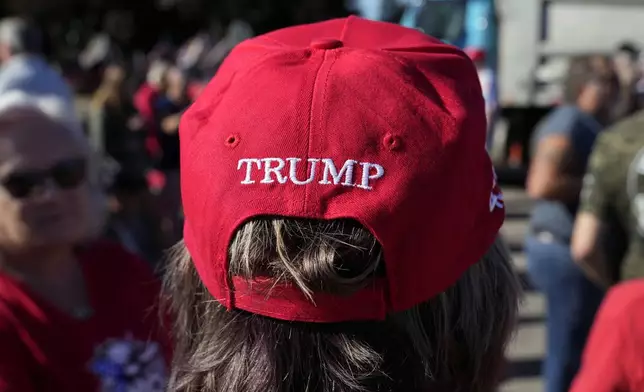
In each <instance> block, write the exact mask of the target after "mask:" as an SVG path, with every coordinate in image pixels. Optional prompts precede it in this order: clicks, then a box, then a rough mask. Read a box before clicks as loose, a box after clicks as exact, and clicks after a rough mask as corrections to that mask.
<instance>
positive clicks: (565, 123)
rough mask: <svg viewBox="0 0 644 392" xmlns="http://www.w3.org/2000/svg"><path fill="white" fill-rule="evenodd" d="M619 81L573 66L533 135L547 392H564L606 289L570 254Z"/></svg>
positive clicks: (533, 248) (580, 63)
mask: <svg viewBox="0 0 644 392" xmlns="http://www.w3.org/2000/svg"><path fill="white" fill-rule="evenodd" d="M613 89H614V80H613V79H611V78H610V77H607V76H606V75H604V74H602V73H601V72H598V70H597V68H596V67H594V66H593V64H592V59H591V58H587V57H583V58H578V59H575V60H574V61H573V62H572V64H571V66H570V69H569V72H568V75H567V80H566V81H565V104H564V105H562V106H560V107H559V108H556V109H554V110H553V111H552V112H551V113H550V114H549V115H548V116H547V117H546V118H545V119H544V120H542V122H541V123H540V124H539V125H538V127H537V129H536V130H535V134H534V137H533V158H532V161H531V164H530V170H529V172H528V177H527V181H526V191H527V193H528V195H529V196H530V197H532V198H533V199H535V200H536V202H535V207H534V209H533V211H532V215H531V219H530V224H529V234H528V237H527V239H526V244H525V249H526V255H527V261H528V273H529V276H530V279H531V280H532V282H533V283H534V284H535V285H536V287H537V288H538V289H539V290H541V291H543V293H544V295H545V296H546V301H547V316H546V317H547V320H546V325H547V349H546V358H545V361H544V364H543V367H544V370H543V374H544V377H545V382H546V391H547V392H565V391H567V390H568V388H569V386H570V383H571V381H572V379H573V377H574V375H575V373H576V372H577V368H578V367H579V361H580V358H581V352H582V350H583V347H584V344H585V341H586V336H587V333H588V330H589V329H590V326H591V324H592V320H593V318H594V315H595V312H596V310H597V307H598V306H599V304H600V302H601V299H602V297H603V295H604V288H605V287H607V282H606V281H604V280H602V279H601V278H600V277H595V280H594V281H591V280H589V279H588V278H587V277H586V276H585V275H584V273H583V272H582V271H581V270H580V269H579V267H578V266H577V265H576V264H575V263H574V261H573V259H572V257H571V255H570V240H571V236H572V232H573V223H574V218H575V214H576V213H577V208H578V204H579V194H580V191H581V188H582V179H583V177H584V172H585V168H586V163H587V160H588V157H589V156H590V153H591V151H592V148H593V144H594V142H595V139H596V137H597V135H599V133H600V132H601V131H602V129H603V125H602V124H603V123H604V122H605V121H607V118H608V113H609V109H610V105H609V104H610V103H611V102H612V101H611V97H612V96H614V95H613Z"/></svg>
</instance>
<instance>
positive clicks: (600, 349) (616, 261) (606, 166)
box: [572, 112, 644, 392]
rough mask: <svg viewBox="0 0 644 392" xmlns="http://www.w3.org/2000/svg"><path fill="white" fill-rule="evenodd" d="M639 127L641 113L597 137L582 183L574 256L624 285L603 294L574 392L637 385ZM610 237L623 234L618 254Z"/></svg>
mask: <svg viewBox="0 0 644 392" xmlns="http://www.w3.org/2000/svg"><path fill="white" fill-rule="evenodd" d="M643 127H644V112H639V113H636V114H635V115H633V116H631V117H629V118H627V119H625V120H623V121H621V122H619V123H617V124H616V125H615V126H613V127H611V128H610V129H609V130H607V131H606V132H604V133H603V134H602V135H600V137H599V138H598V140H597V143H596V145H595V149H594V150H593V153H592V155H591V158H590V162H589V165H588V170H587V174H586V178H585V180H584V188H583V192H582V199H581V205H580V208H579V214H578V215H577V219H576V222H575V231H574V236H573V241H572V253H573V256H574V257H575V259H576V260H577V262H578V263H579V264H580V265H581V266H582V268H583V269H584V271H586V273H587V274H588V276H591V277H597V276H599V277H601V278H602V280H605V281H607V282H609V283H617V282H620V281H628V282H625V283H621V284H617V285H616V286H615V287H614V288H613V289H611V291H610V292H609V294H608V295H607V298H606V300H605V302H604V304H603V305H602V308H601V310H600V312H599V314H598V316H597V319H596V320H595V324H594V326H593V330H592V333H591V335H590V338H589V341H588V344H587V347H586V350H585V353H584V357H583V363H582V367H581V370H580V372H579V375H578V376H577V378H576V380H575V383H574V386H573V388H572V391H573V392H582V391H584V392H585V391H588V392H611V391H618V390H619V391H625V392H631V391H633V392H634V391H639V390H642V388H644V377H642V375H643V374H644V355H643V354H642V353H644V350H642V347H643V344H644V317H643V315H644V313H643V312H642V309H644V284H643V280H642V279H643V278H644V133H642V129H643ZM616 234H619V235H623V236H624V239H625V240H626V241H625V243H626V251H625V252H615V251H614V250H613V249H611V247H610V246H608V245H610V244H611V242H610V239H611V236H614V235H616ZM618 250H621V249H618ZM631 280H632V281H631Z"/></svg>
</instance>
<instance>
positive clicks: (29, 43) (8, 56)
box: [0, 17, 74, 112]
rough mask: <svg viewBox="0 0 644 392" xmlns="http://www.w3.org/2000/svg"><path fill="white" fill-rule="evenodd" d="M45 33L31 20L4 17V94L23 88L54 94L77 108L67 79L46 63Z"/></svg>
mask: <svg viewBox="0 0 644 392" xmlns="http://www.w3.org/2000/svg"><path fill="white" fill-rule="evenodd" d="M41 50H42V36H41V32H40V31H39V30H38V28H37V27H36V26H33V25H32V24H30V23H29V22H28V21H27V20H25V19H22V18H18V17H11V18H5V19H2V20H0V94H2V93H6V92H9V91H11V90H19V91H24V92H28V93H30V94H39V95H54V96H57V97H60V99H62V100H65V101H66V104H67V105H68V108H69V109H68V110H69V111H70V112H73V111H74V96H73V93H72V90H71V89H70V88H69V86H68V84H67V82H65V80H63V78H62V76H61V75H60V74H59V73H58V72H57V71H56V70H54V69H52V68H51V67H50V66H49V64H48V63H47V62H46V60H45V59H44V57H43V56H42V53H41Z"/></svg>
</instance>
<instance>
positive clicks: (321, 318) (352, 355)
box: [165, 17, 520, 392]
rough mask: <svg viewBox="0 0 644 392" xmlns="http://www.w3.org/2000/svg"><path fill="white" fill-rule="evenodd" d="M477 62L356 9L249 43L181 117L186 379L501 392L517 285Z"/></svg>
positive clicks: (173, 270)
mask: <svg viewBox="0 0 644 392" xmlns="http://www.w3.org/2000/svg"><path fill="white" fill-rule="evenodd" d="M485 128H486V121H485V109H484V103H483V97H482V94H481V88H480V85H479V83H478V80H477V75H476V69H475V67H474V65H473V64H472V62H471V60H469V58H468V57H467V56H466V55H465V54H464V53H463V52H462V51H460V50H459V49H458V48H456V47H453V46H450V45H446V44H443V43H441V42H440V41H439V40H436V39H434V38H431V37H428V36H426V35H425V34H423V33H421V32H419V31H416V30H413V29H408V28H405V27H401V26H398V25H394V24H388V23H382V22H373V21H368V20H365V19H360V18H356V17H350V18H347V19H336V20H331V21H327V22H322V23H316V24H309V25H302V26H296V27H292V28H287V29H283V30H278V31H275V32H272V33H269V34H267V35H263V36H259V37H256V38H253V39H251V40H248V41H245V42H244V43H242V44H240V45H238V46H237V47H236V48H235V49H234V50H233V51H232V53H231V54H230V55H229V57H228V58H227V59H226V61H225V62H224V64H223V65H222V67H221V68H220V70H219V72H218V73H217V75H216V76H215V78H214V79H213V80H212V81H211V82H210V83H209V84H208V86H207V87H206V88H205V90H204V91H203V93H202V94H201V95H200V96H199V98H198V99H197V100H196V102H195V103H194V104H193V105H192V106H191V107H190V108H189V109H188V110H187V111H186V112H185V113H184V115H183V117H182V119H181V124H180V130H179V135H180V143H181V178H182V184H181V185H182V198H183V203H184V212H185V219H186V220H185V226H184V240H183V242H181V243H180V244H178V245H177V247H176V249H175V252H176V253H175V255H174V257H172V258H171V260H170V262H169V266H168V274H167V276H166V282H165V284H166V289H167V293H168V297H169V300H170V303H169V305H170V306H171V309H172V310H174V315H175V320H176V321H175V333H176V339H177V342H176V345H177V347H176V351H175V357H174V360H173V362H174V366H173V369H172V372H171V380H170V385H169V388H168V390H169V391H209V392H211V391H213V392H223V391H226V392H246V391H262V392H269V391H270V392H287V391H288V392H295V391H298V392H300V391H309V392H331V391H342V392H357V391H365V392H375V391H378V392H429V391H477V392H488V391H493V390H494V389H495V387H496V384H497V381H498V379H499V376H500V373H501V367H502V363H503V354H504V347H505V345H506V343H507V341H508V338H509V336H510V334H511V332H512V330H513V329H514V325H515V318H516V314H517V300H518V295H519V290H520V289H519V285H518V282H517V279H516V276H515V274H514V272H513V270H512V267H511V263H510V259H509V256H508V252H507V250H506V249H505V247H504V246H503V244H502V242H501V241H500V240H499V237H498V232H499V229H500V227H501V225H502V223H503V220H504V217H505V208H504V202H503V195H502V193H501V191H500V189H499V187H498V186H497V183H496V177H495V175H494V170H493V167H492V164H491V162H490V159H489V156H488V154H487V152H486V150H485Z"/></svg>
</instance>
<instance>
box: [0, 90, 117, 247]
mask: <svg viewBox="0 0 644 392" xmlns="http://www.w3.org/2000/svg"><path fill="white" fill-rule="evenodd" d="M23 110H29V111H33V112H35V113H37V114H40V115H42V116H44V117H45V118H46V119H48V120H49V121H52V122H53V123H56V124H60V125H62V126H63V127H64V129H65V130H67V131H68V132H69V134H70V135H71V136H72V137H74V139H75V140H77V141H78V143H79V146H80V147H81V148H82V149H83V150H85V151H86V153H87V155H88V164H89V168H88V172H89V176H88V181H89V187H88V191H89V197H90V198H91V203H92V209H93V211H92V212H93V213H92V217H91V223H90V226H91V227H90V230H89V231H88V233H87V235H88V238H89V239H91V238H93V237H95V236H97V235H99V233H100V232H101V231H102V229H103V226H104V224H105V221H106V217H107V202H106V195H105V193H104V191H103V184H102V180H103V179H102V177H103V173H102V169H103V167H102V158H101V157H100V155H99V154H97V153H96V151H94V149H92V148H91V145H90V143H89V140H88V138H87V137H86V136H85V134H84V133H83V128H82V125H81V122H80V120H79V118H78V116H77V115H76V111H75V109H74V107H73V106H72V103H70V102H69V100H67V99H64V98H62V97H60V96H57V95H53V94H29V93H26V92H24V91H18V90H12V91H9V92H7V93H2V94H0V119H2V118H3V117H9V116H11V115H13V114H14V113H16V112H20V111H23Z"/></svg>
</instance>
